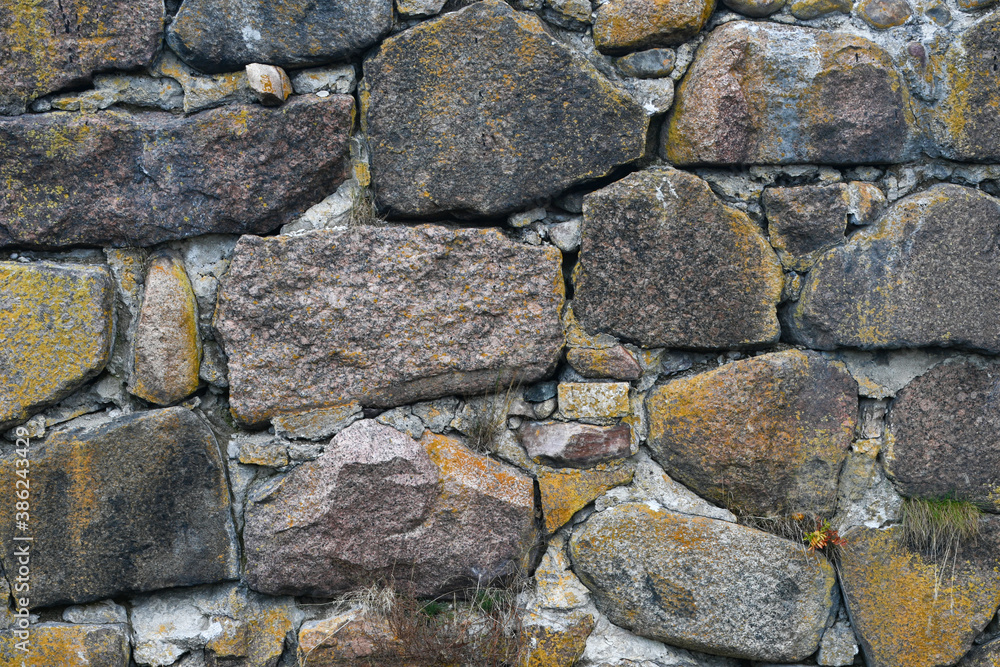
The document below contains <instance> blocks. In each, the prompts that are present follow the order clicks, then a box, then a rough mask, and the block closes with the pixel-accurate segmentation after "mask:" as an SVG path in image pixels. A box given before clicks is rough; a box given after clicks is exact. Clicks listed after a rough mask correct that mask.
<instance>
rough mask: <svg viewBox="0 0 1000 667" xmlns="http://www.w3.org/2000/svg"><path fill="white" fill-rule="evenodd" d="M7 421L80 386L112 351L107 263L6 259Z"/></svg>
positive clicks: (1, 389)
mask: <svg viewBox="0 0 1000 667" xmlns="http://www.w3.org/2000/svg"><path fill="white" fill-rule="evenodd" d="M0 294H2V295H3V296H2V297H0V349H2V350H4V351H5V353H6V354H5V355H3V357H2V358H0V427H2V426H3V425H5V424H6V425H10V424H13V423H15V422H18V421H23V420H25V419H27V418H28V417H29V416H30V415H31V413H32V412H33V411H34V410H36V409H38V408H41V407H44V406H46V405H49V404H51V403H53V402H55V401H57V400H59V399H61V398H63V397H64V396H66V395H67V394H69V393H70V392H71V391H73V390H74V389H75V388H76V387H78V386H79V385H80V384H81V383H83V382H84V381H85V380H87V379H89V378H90V377H92V376H94V375H95V374H97V373H99V372H100V371H101V369H103V368H104V365H105V364H106V363H107V361H108V358H109V356H110V353H111V335H112V307H111V305H112V304H111V302H112V298H113V295H114V291H113V288H112V285H111V276H110V274H109V272H108V270H107V269H106V268H104V267H98V266H83V265H57V264H52V263H48V262H39V263H35V264H19V263H13V262H0Z"/></svg>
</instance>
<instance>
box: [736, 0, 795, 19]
mask: <svg viewBox="0 0 1000 667" xmlns="http://www.w3.org/2000/svg"><path fill="white" fill-rule="evenodd" d="M787 2H788V0H722V4H724V5H725V6H726V7H728V8H729V9H731V10H733V11H734V12H739V13H740V14H744V15H746V16H752V17H754V18H763V17H765V16H770V15H771V14H773V13H775V12H777V11H779V10H781V8H782V7H784V6H785V4H786V3H787Z"/></svg>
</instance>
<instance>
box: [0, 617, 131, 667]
mask: <svg viewBox="0 0 1000 667" xmlns="http://www.w3.org/2000/svg"><path fill="white" fill-rule="evenodd" d="M29 632H30V633H31V634H30V638H29V639H30V641H29V643H28V651H27V652H25V651H21V650H19V649H18V648H17V643H18V642H20V641H22V639H21V638H18V637H17V636H15V635H14V634H13V632H12V631H11V630H4V631H2V632H0V664H2V665H10V666H11V667H15V666H16V667H55V666H56V665H59V667H77V666H79V667H91V666H93V667H98V666H100V667H128V657H129V650H128V631H127V630H126V628H125V626H123V625H69V624H65V623H38V624H32V625H31V629H30V631H29Z"/></svg>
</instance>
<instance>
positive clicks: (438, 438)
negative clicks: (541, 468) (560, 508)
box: [420, 432, 535, 507]
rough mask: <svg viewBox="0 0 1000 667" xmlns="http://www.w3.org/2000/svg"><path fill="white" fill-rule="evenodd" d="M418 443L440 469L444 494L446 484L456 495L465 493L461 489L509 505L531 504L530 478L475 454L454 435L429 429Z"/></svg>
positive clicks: (528, 505) (533, 496) (522, 505)
mask: <svg viewBox="0 0 1000 667" xmlns="http://www.w3.org/2000/svg"><path fill="white" fill-rule="evenodd" d="M420 444H421V445H423V446H424V448H425V449H426V450H427V454H428V455H429V456H430V457H431V461H432V462H433V463H434V465H436V466H437V467H438V469H439V470H440V471H441V476H442V478H443V479H444V480H445V495H447V494H448V492H449V489H448V487H452V489H451V492H452V493H458V494H462V493H464V492H463V491H462V489H470V490H472V491H475V492H477V493H480V494H484V495H487V496H492V497H493V498H496V499H498V500H502V501H503V502H505V503H507V504H509V505H514V506H520V507H534V504H535V495H534V486H533V484H532V483H531V478H529V477H527V476H525V475H523V474H520V473H519V471H518V470H517V469H516V468H512V467H510V466H508V465H505V464H503V463H500V462H499V461H494V460H493V459H491V458H489V457H488V456H480V455H478V454H475V453H473V452H472V451H471V450H470V449H469V448H468V447H466V446H465V445H463V444H462V443H461V442H460V441H459V440H457V439H455V438H449V437H447V436H443V435H437V434H435V433H430V432H428V433H425V434H424V437H422V438H421V439H420Z"/></svg>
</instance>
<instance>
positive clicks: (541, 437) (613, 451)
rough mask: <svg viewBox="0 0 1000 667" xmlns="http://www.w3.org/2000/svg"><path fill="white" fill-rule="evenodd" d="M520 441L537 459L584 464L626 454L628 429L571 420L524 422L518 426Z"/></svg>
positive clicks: (577, 466) (618, 457)
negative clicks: (578, 422)
mask: <svg viewBox="0 0 1000 667" xmlns="http://www.w3.org/2000/svg"><path fill="white" fill-rule="evenodd" d="M521 444H522V445H523V446H524V449H525V451H527V452H528V456H530V457H531V458H533V459H535V461H536V462H538V463H544V464H547V465H552V464H557V465H560V466H568V467H571V468H584V467H588V466H591V465H593V464H595V463H601V462H604V461H610V460H612V459H621V458H626V457H628V456H629V455H630V454H631V453H632V452H631V445H632V436H631V429H630V428H629V427H628V425H627V424H620V425H618V426H610V427H609V426H589V425H587V424H576V423H572V422H527V423H525V424H524V425H523V426H522V427H521Z"/></svg>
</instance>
